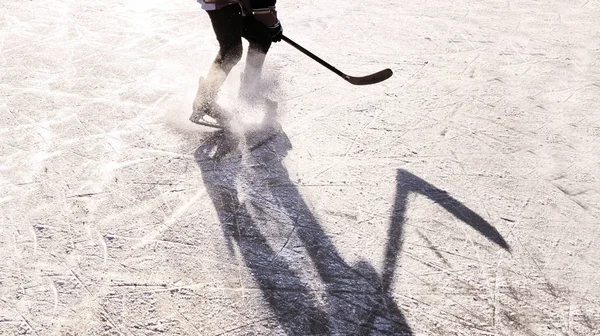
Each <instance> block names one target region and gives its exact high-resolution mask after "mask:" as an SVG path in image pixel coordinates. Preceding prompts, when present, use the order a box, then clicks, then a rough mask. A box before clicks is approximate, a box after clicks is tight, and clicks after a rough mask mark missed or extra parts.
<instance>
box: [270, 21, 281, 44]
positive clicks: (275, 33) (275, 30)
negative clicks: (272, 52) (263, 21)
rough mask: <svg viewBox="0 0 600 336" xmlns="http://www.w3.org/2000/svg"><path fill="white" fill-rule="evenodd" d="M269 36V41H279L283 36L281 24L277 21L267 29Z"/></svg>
mask: <svg viewBox="0 0 600 336" xmlns="http://www.w3.org/2000/svg"><path fill="white" fill-rule="evenodd" d="M269 35H271V41H273V42H279V41H281V37H282V36H283V27H281V22H279V21H277V23H276V24H274V25H272V26H271V27H269Z"/></svg>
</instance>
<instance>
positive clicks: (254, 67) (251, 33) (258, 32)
mask: <svg viewBox="0 0 600 336" xmlns="http://www.w3.org/2000/svg"><path fill="white" fill-rule="evenodd" d="M242 36H243V37H244V38H245V39H247V40H248V42H249V48H248V54H247V55H246V66H245V69H244V73H243V74H242V81H241V85H240V96H241V97H244V98H251V97H252V96H253V95H254V94H256V90H258V86H257V85H258V84H259V82H260V78H261V73H262V68H263V65H264V63H265V58H266V55H267V52H268V51H269V48H270V47H271V37H270V35H269V30H268V28H267V27H266V26H265V25H264V24H262V23H261V22H259V21H257V20H255V19H254V18H252V17H244V18H243V28H242Z"/></svg>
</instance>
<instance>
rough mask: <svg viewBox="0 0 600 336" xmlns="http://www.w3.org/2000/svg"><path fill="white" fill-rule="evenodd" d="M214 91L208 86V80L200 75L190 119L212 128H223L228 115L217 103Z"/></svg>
mask: <svg viewBox="0 0 600 336" xmlns="http://www.w3.org/2000/svg"><path fill="white" fill-rule="evenodd" d="M215 100H216V92H215V90H212V89H211V88H210V85H209V83H208V81H207V80H206V79H204V78H202V77H200V80H199V83H198V93H197V94H196V98H195V99H194V103H193V105H192V115H191V116H190V118H189V119H190V121H191V122H193V123H195V124H199V125H203V126H209V127H214V128H225V127H226V126H227V125H228V123H229V119H230V118H229V115H228V113H226V112H225V110H223V109H222V108H221V107H220V106H219V105H217V103H216V102H215Z"/></svg>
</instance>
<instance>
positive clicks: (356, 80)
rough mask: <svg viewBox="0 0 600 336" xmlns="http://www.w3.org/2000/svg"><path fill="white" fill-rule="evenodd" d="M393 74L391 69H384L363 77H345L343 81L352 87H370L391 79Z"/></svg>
mask: <svg viewBox="0 0 600 336" xmlns="http://www.w3.org/2000/svg"><path fill="white" fill-rule="evenodd" d="M393 74H394V73H393V72H392V70H391V69H385V70H381V71H379V72H376V73H374V74H371V75H367V76H364V77H352V76H348V75H346V76H345V79H346V80H347V81H348V83H350V84H354V85H370V84H376V83H379V82H383V81H384V80H386V79H388V78H390V77H392V75H393Z"/></svg>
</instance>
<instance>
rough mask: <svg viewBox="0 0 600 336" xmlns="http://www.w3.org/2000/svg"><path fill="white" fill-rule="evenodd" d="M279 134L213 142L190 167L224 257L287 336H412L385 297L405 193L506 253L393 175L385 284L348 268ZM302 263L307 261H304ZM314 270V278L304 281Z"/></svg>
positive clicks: (472, 221)
mask: <svg viewBox="0 0 600 336" xmlns="http://www.w3.org/2000/svg"><path fill="white" fill-rule="evenodd" d="M276 128H277V127H267V128H265V129H262V130H260V131H255V132H251V133H249V134H246V140H245V141H244V140H242V141H237V140H236V139H237V138H236V137H235V136H232V135H228V134H226V133H218V134H215V135H213V136H211V137H210V138H209V139H208V140H207V141H205V142H204V143H203V144H202V145H201V146H200V147H199V148H198V149H197V151H196V153H195V158H196V161H197V163H198V165H199V166H200V169H201V171H202V178H203V180H204V184H205V186H206V188H207V190H208V194H209V196H210V198H211V200H212V202H213V204H214V206H215V208H216V211H217V215H218V217H219V220H220V222H221V224H222V228H223V232H224V235H225V236H226V237H227V239H228V244H229V247H230V252H231V253H234V250H235V249H234V246H233V244H237V247H238V250H239V252H240V253H241V257H242V259H243V260H244V263H245V265H246V267H248V268H249V270H250V272H251V274H252V275H253V277H254V280H255V281H256V283H257V284H258V286H259V287H260V288H261V290H262V293H263V296H264V298H265V300H266V301H267V302H268V303H269V305H270V307H271V310H272V312H273V314H274V316H275V317H276V318H277V320H278V322H279V325H280V326H281V327H282V328H283V329H284V330H285V332H286V333H287V334H288V335H412V331H411V329H410V327H409V326H408V324H407V322H406V320H405V318H404V315H403V314H402V312H401V311H400V309H399V307H398V306H397V304H396V302H395V301H394V298H393V296H392V294H391V291H390V289H391V285H392V283H393V278H394V270H395V269H396V261H397V258H398V254H399V253H400V249H401V242H402V237H401V234H402V226H403V222H404V213H405V211H406V204H407V197H408V194H409V193H410V192H418V193H421V194H423V195H425V196H427V197H429V198H430V199H432V200H433V201H435V202H436V203H439V204H440V205H441V206H442V207H444V208H445V209H446V210H448V211H449V212H450V213H452V214H454V215H455V216H456V217H458V218H459V219H461V220H462V221H464V222H465V223H467V224H468V225H470V226H472V227H473V228H475V229H476V230H478V231H479V232H480V233H482V234H483V235H484V236H486V237H487V238H488V239H489V240H491V241H492V242H495V243H496V244H498V245H500V246H502V247H504V248H508V246H507V244H506V242H505V241H504V240H503V239H502V237H501V236H500V235H499V234H498V232H497V231H496V230H495V229H494V228H493V227H492V226H491V225H490V224H489V223H487V222H486V221H485V220H483V219H482V218H481V217H480V216H478V215H477V214H475V213H474V212H473V211H471V210H469V209H468V208H466V207H465V206H464V205H462V204H461V203H460V202H458V201H456V200H454V199H453V198H452V197H450V196H449V195H448V194H447V193H445V192H443V191H441V190H439V189H437V188H435V187H433V186H431V185H430V184H428V183H427V182H425V181H423V180H422V179H420V178H418V177H416V176H414V175H412V174H410V173H408V172H406V171H404V170H399V171H398V174H397V180H396V184H397V195H396V201H395V205H394V209H393V213H392V217H391V221H390V227H389V231H388V237H387V247H386V253H385V260H384V269H383V272H382V275H379V274H378V273H377V271H376V270H375V269H374V268H373V266H372V265H371V264H369V263H368V262H366V261H360V262H357V263H355V264H348V263H347V262H346V261H344V259H343V258H342V256H341V255H340V253H339V252H338V250H337V249H336V247H335V246H334V244H333V242H332V241H331V239H330V238H329V237H328V235H327V234H326V233H325V232H324V230H323V228H322V227H321V225H320V224H319V222H318V220H317V219H316V218H315V216H314V215H313V214H312V212H311V210H310V209H309V207H308V205H307V204H306V203H305V201H304V200H303V198H302V196H301V195H300V192H299V190H298V188H297V187H296V186H295V185H294V183H293V182H292V181H291V179H290V177H289V173H288V171H287V169H286V168H285V166H284V164H283V158H284V157H285V156H286V154H287V152H288V151H289V150H290V149H291V144H290V142H289V140H288V138H287V136H286V135H285V133H283V132H278V130H276ZM303 254H306V255H308V256H309V258H310V260H309V261H307V260H303V258H302V257H301V256H302V255H303ZM310 265H312V266H310ZM311 267H314V268H315V269H316V273H317V274H316V276H311V273H310V271H306V270H307V269H310V268H311Z"/></svg>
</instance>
